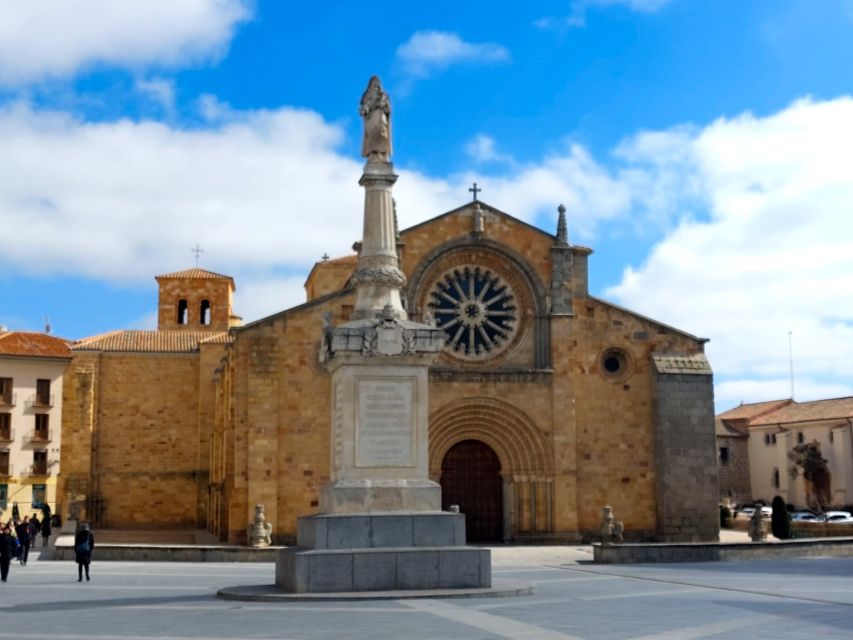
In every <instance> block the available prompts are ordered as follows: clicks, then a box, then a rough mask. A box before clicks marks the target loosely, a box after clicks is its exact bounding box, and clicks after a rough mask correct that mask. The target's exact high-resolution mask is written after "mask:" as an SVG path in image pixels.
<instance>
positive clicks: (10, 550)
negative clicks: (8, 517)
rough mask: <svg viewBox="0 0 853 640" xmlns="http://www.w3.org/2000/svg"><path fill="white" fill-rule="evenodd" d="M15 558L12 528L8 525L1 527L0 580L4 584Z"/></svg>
mask: <svg viewBox="0 0 853 640" xmlns="http://www.w3.org/2000/svg"><path fill="white" fill-rule="evenodd" d="M13 557H15V540H14V538H12V527H11V526H9V523H6V524H5V525H3V529H2V531H0V578H2V581H3V582H6V578H8V577H9V565H10V564H11V563H12V558H13Z"/></svg>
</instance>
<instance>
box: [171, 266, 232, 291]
mask: <svg viewBox="0 0 853 640" xmlns="http://www.w3.org/2000/svg"><path fill="white" fill-rule="evenodd" d="M154 279H155V280H157V281H158V282H159V281H160V280H192V279H198V280H228V281H229V282H230V283H231V286H232V287H234V278H232V277H231V276H226V275H223V274H221V273H214V272H213V271H208V270H207V269H200V268H198V267H193V268H192V269H184V270H183V271H174V272H172V273H164V274H162V275H159V276H154ZM235 288H236V287H235Z"/></svg>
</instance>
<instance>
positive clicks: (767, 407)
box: [717, 398, 794, 420]
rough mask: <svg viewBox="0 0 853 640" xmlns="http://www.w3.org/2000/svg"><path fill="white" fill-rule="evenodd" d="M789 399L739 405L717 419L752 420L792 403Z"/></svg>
mask: <svg viewBox="0 0 853 640" xmlns="http://www.w3.org/2000/svg"><path fill="white" fill-rule="evenodd" d="M793 402H794V401H793V400H791V399H790V398H786V399H784V400H769V401H767V402H752V403H750V404H741V405H740V406H737V407H735V408H734V409H729V410H728V411H724V412H723V413H721V414H720V415H719V416H717V417H719V418H722V419H723V420H752V419H753V418H757V417H759V416H762V415H764V414H765V413H769V412H771V411H776V410H777V409H781V408H782V407H784V406H786V405H789V404H791V403H793Z"/></svg>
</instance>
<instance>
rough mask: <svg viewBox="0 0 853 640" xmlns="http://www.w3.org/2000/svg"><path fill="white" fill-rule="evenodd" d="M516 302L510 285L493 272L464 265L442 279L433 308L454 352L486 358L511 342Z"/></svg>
mask: <svg viewBox="0 0 853 640" xmlns="http://www.w3.org/2000/svg"><path fill="white" fill-rule="evenodd" d="M515 302H516V300H515V296H514V295H513V292H512V289H511V288H510V286H509V284H508V283H507V282H505V281H504V280H502V279H501V278H500V277H499V276H498V275H496V274H495V273H493V272H492V271H489V270H484V269H481V268H480V267H474V266H460V267H457V268H455V269H452V270H451V271H448V272H447V273H445V274H444V276H443V277H441V278H440V279H439V280H438V282H437V283H436V284H435V286H434V287H433V290H432V291H431V292H430V301H429V307H430V309H431V313H432V315H433V317H434V318H435V324H436V326H437V327H438V328H439V329H443V330H444V331H445V333H446V334H447V348H448V350H449V351H450V352H451V353H452V354H454V355H456V356H460V357H464V358H472V359H485V358H488V357H491V356H494V355H497V354H498V353H500V352H501V351H503V350H504V349H505V348H506V347H507V346H508V345H509V344H510V340H511V338H512V336H513V335H514V334H515V331H516V324H517V318H518V314H517V311H518V310H517V308H516V304H515Z"/></svg>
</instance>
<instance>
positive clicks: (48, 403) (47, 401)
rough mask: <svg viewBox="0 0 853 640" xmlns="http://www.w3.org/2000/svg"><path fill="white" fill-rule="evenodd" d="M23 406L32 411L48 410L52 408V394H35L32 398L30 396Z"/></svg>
mask: <svg viewBox="0 0 853 640" xmlns="http://www.w3.org/2000/svg"><path fill="white" fill-rule="evenodd" d="M24 406H26V407H32V408H33V409H49V408H50V407H52V406H53V394H52V393H51V394H50V395H47V396H46V395H41V394H38V393H37V394H35V395H34V396H30V397H29V398H28V399H27V401H26V402H25V403H24Z"/></svg>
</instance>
